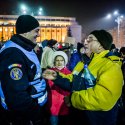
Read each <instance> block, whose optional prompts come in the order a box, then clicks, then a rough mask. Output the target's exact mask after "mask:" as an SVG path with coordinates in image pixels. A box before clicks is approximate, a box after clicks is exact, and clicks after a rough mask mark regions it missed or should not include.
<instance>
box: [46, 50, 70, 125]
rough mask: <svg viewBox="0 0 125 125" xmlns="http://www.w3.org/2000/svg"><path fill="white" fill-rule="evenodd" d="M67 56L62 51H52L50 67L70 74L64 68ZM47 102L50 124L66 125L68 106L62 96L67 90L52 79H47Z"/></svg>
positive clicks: (66, 93) (65, 94)
mask: <svg viewBox="0 0 125 125" xmlns="http://www.w3.org/2000/svg"><path fill="white" fill-rule="evenodd" d="M67 62H68V57H67V55H66V53H65V52H63V51H56V52H54V59H53V63H54V67H53V68H51V69H53V70H55V71H58V72H62V73H63V74H70V73H71V72H70V71H69V70H68V69H67V68H66V64H67ZM48 86H49V90H48V104H47V106H48V107H49V111H50V124H51V125H59V124H63V125H67V124H68V118H69V117H68V114H69V108H68V107H67V106H66V104H65V103H64V96H67V95H69V94H70V93H69V92H68V91H65V90H63V89H61V88H59V87H58V86H56V85H54V83H53V81H51V80H48Z"/></svg>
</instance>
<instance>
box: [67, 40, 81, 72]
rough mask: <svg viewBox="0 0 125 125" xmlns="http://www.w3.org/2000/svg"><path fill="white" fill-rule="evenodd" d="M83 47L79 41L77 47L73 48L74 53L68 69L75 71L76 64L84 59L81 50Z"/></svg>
mask: <svg viewBox="0 0 125 125" xmlns="http://www.w3.org/2000/svg"><path fill="white" fill-rule="evenodd" d="M82 47H83V44H82V43H80V42H78V43H77V49H76V50H73V53H72V54H71V57H70V60H69V63H68V69H69V70H70V71H73V69H74V67H75V66H76V64H77V63H78V62H79V61H81V60H82V57H81V52H80V49H81V48H82Z"/></svg>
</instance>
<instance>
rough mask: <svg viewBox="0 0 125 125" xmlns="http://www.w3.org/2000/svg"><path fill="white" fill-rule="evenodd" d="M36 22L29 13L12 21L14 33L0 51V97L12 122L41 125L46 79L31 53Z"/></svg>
mask: <svg viewBox="0 0 125 125" xmlns="http://www.w3.org/2000/svg"><path fill="white" fill-rule="evenodd" d="M39 30H40V27H39V22H38V21H37V20H36V19H35V18H34V17H32V16H30V15H21V16H19V17H18V19H17V21H16V34H15V35H13V36H12V38H11V39H10V40H8V41H7V42H6V43H5V44H4V46H3V47H2V48H1V50H0V97H1V105H2V107H3V109H4V110H6V111H8V113H9V114H10V115H11V116H12V123H13V124H14V125H30V122H31V121H32V123H33V125H43V121H44V120H43V116H44V112H43V106H44V104H45V103H46V101H47V91H46V82H45V80H44V79H43V78H42V77H41V73H42V71H41V67H40V63H39V60H38V58H37V56H36V54H35V52H34V47H35V46H36V39H37V37H39V35H40V34H39Z"/></svg>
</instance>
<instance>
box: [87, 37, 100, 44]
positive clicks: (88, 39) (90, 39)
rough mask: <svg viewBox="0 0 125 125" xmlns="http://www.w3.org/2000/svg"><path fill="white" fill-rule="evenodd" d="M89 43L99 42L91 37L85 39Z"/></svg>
mask: <svg viewBox="0 0 125 125" xmlns="http://www.w3.org/2000/svg"><path fill="white" fill-rule="evenodd" d="M85 40H86V41H87V42H88V43H90V42H92V41H98V40H97V39H93V38H92V37H89V38H87V39H85Z"/></svg>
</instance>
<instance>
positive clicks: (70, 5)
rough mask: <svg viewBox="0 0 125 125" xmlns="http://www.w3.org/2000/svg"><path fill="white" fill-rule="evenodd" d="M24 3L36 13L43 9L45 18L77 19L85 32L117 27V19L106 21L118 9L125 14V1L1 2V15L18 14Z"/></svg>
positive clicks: (14, 0) (3, 0)
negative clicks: (109, 14) (63, 17)
mask: <svg viewBox="0 0 125 125" xmlns="http://www.w3.org/2000/svg"><path fill="white" fill-rule="evenodd" d="M23 3H24V4H26V6H28V7H29V8H30V9H32V10H33V12H34V13H35V11H36V10H37V9H38V8H39V7H42V8H43V11H44V15H45V16H66V17H75V18H76V20H77V22H78V23H79V24H80V25H82V27H83V31H84V32H90V31H91V30H95V29H102V28H103V29H109V28H112V27H114V26H117V23H116V22H115V18H112V19H111V20H105V19H104V17H105V16H106V15H107V14H108V13H113V11H114V10H116V9H117V10H119V13H120V14H123V15H124V14H125V0H1V1H0V14H18V13H19V12H20V7H19V5H20V4H23Z"/></svg>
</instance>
